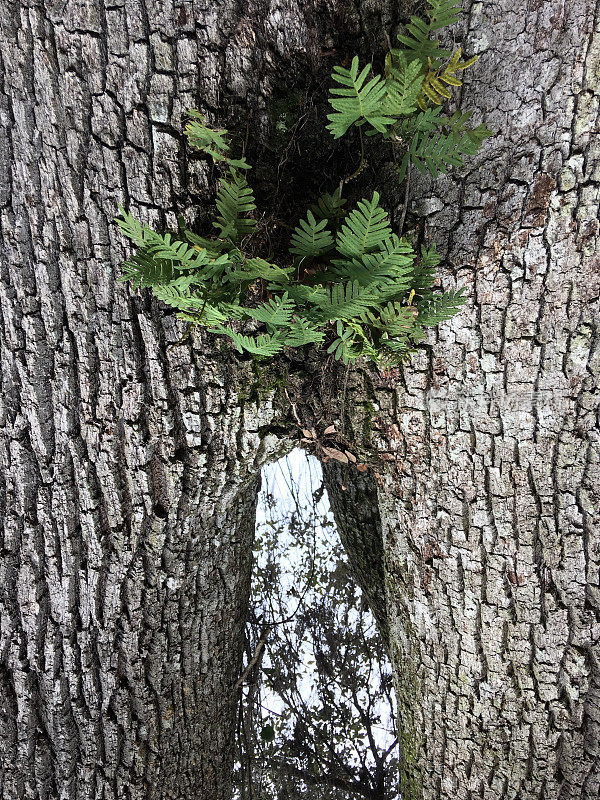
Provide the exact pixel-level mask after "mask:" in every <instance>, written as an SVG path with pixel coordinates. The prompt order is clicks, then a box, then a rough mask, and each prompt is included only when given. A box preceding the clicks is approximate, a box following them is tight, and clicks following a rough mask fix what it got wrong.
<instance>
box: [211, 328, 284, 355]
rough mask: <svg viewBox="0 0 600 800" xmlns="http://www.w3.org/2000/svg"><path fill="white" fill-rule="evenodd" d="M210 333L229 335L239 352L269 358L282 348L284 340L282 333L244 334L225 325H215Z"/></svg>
mask: <svg viewBox="0 0 600 800" xmlns="http://www.w3.org/2000/svg"><path fill="white" fill-rule="evenodd" d="M211 333H221V334H223V335H224V336H229V338H230V339H232V341H233V342H234V344H235V346H236V347H237V349H238V350H239V351H240V353H242V352H244V350H245V351H246V352H248V353H251V354H252V355H254V356H263V357H264V358H270V357H271V356H274V355H276V354H277V353H279V352H280V351H281V350H283V348H284V345H285V342H284V339H283V334H282V333H278V334H268V333H265V334H261V335H260V336H244V335H243V334H241V333H237V331H234V330H232V328H229V327H227V326H225V325H217V326H216V327H215V328H214V329H212V330H211Z"/></svg>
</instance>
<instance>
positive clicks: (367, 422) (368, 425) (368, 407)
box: [362, 400, 375, 441]
mask: <svg viewBox="0 0 600 800" xmlns="http://www.w3.org/2000/svg"><path fill="white" fill-rule="evenodd" d="M362 407H363V408H364V410H365V416H364V419H363V436H364V437H365V439H366V440H367V441H368V440H369V439H370V438H371V435H372V433H373V418H374V417H375V406H374V405H373V403H371V401H370V400H367V401H366V402H365V403H362Z"/></svg>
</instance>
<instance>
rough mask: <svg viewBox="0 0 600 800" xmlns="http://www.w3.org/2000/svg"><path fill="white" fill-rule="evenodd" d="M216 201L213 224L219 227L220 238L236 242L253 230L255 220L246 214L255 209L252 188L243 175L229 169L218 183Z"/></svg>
mask: <svg viewBox="0 0 600 800" xmlns="http://www.w3.org/2000/svg"><path fill="white" fill-rule="evenodd" d="M216 203H217V209H218V211H219V216H218V217H217V221H216V222H213V225H214V226H215V228H217V229H219V237H220V238H221V239H229V240H230V241H232V242H237V241H239V240H240V239H241V238H242V237H243V236H247V235H248V234H251V233H253V232H254V229H255V227H256V220H254V219H251V218H249V217H248V216H247V215H248V214H251V213H252V212H253V211H254V210H255V209H256V205H255V203H254V195H253V194H252V189H251V188H250V187H249V186H248V182H247V181H246V179H245V177H244V176H243V175H241V174H240V173H238V172H236V170H234V169H231V170H230V171H229V177H228V178H226V179H224V180H222V181H221V182H220V183H219V190H218V192H217V201H216Z"/></svg>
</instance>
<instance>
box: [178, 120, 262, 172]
mask: <svg viewBox="0 0 600 800" xmlns="http://www.w3.org/2000/svg"><path fill="white" fill-rule="evenodd" d="M187 113H188V116H190V117H192V120H191V122H188V124H187V125H186V126H185V130H184V133H185V135H186V136H187V140H188V142H189V143H190V146H191V147H196V148H197V149H198V150H202V151H203V152H205V153H206V154H207V155H209V156H210V157H211V158H212V159H213V160H214V161H222V162H224V163H226V164H228V165H229V166H230V167H237V168H238V169H250V164H248V162H247V161H246V160H245V159H243V158H230V157H229V156H228V155H227V154H228V153H229V149H230V148H229V143H228V141H227V136H228V134H227V131H226V130H225V129H224V128H209V127H208V125H206V123H205V121H204V115H203V114H200V112H199V111H196V110H195V109H190V110H189V111H188V112H187Z"/></svg>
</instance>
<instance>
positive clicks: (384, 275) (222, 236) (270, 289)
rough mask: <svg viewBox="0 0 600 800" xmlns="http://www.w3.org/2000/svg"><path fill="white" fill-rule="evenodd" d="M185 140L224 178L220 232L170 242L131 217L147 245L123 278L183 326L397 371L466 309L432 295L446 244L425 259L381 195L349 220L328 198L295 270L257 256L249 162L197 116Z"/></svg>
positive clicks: (261, 349) (130, 233) (316, 213)
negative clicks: (428, 333)
mask: <svg viewBox="0 0 600 800" xmlns="http://www.w3.org/2000/svg"><path fill="white" fill-rule="evenodd" d="M186 135H187V137H188V140H189V142H190V143H191V144H194V145H195V146H196V147H198V148H200V149H201V150H203V151H204V152H205V153H207V154H208V155H210V156H211V157H212V158H213V159H215V161H216V162H217V163H218V164H221V165H222V166H223V167H224V169H225V171H224V174H223V176H222V178H221V181H220V183H219V186H218V190H217V197H216V209H217V215H216V219H215V221H214V222H213V226H214V229H215V230H214V232H213V234H212V235H206V236H200V235H198V234H196V233H194V232H192V231H190V230H188V229H187V228H186V227H184V226H182V227H181V228H180V230H179V232H178V233H176V234H171V233H159V232H157V231H154V230H152V229H151V228H149V227H148V226H146V225H142V224H141V223H140V222H138V221H137V220H136V219H135V218H134V217H133V216H131V215H130V214H128V213H127V212H126V211H125V210H123V209H121V213H122V218H121V219H119V220H118V223H119V226H120V228H121V230H122V231H123V233H124V234H125V235H126V236H127V237H129V238H130V239H131V240H132V241H133V243H134V244H135V245H136V246H137V250H136V252H135V254H134V255H133V256H132V257H131V259H130V260H129V261H127V262H125V264H124V267H123V269H124V276H123V278H122V279H123V280H129V281H131V282H132V284H133V286H134V287H138V286H149V287H151V288H152V291H153V292H154V294H155V295H156V296H157V297H158V298H159V299H160V300H163V301H164V302H165V303H166V304H167V305H169V306H171V307H173V308H175V309H177V310H178V312H179V316H180V317H182V318H183V319H185V320H187V321H188V322H190V323H192V324H194V325H201V326H204V327H206V328H207V329H208V330H209V331H211V332H212V333H217V334H222V335H224V336H227V337H229V338H230V339H231V340H232V341H233V342H234V344H235V345H236V347H237V348H238V350H239V351H241V352H243V351H246V352H248V353H251V354H253V355H255V356H263V357H270V356H274V355H275V354H277V353H279V352H280V351H282V350H283V349H284V348H285V347H302V346H304V345H307V344H315V345H326V346H327V352H329V353H333V355H334V356H335V358H337V359H339V360H340V361H342V362H344V363H348V362H350V361H354V360H355V359H357V358H360V357H361V356H364V357H367V358H369V359H371V360H373V361H374V362H376V363H378V364H388V363H398V362H399V361H401V360H402V359H403V358H405V357H406V355H407V354H408V353H409V352H411V351H412V350H413V349H414V347H415V345H416V344H417V343H418V342H419V341H421V340H422V339H423V338H424V337H425V329H426V328H427V327H429V326H432V325H437V324H438V323H439V322H441V321H442V320H445V319H448V318H449V317H451V316H452V315H454V314H455V313H456V312H457V310H458V308H459V307H460V305H461V303H462V298H461V296H460V293H459V292H446V293H440V292H436V291H434V290H433V288H432V284H433V281H434V279H435V266H436V265H437V263H438V261H439V259H438V257H437V255H436V253H435V247H431V248H430V249H425V248H424V249H423V250H422V251H421V253H420V255H419V256H418V257H417V254H416V253H415V252H414V250H413V248H412V246H411V244H410V243H409V242H408V241H407V240H406V239H403V238H400V237H399V236H397V235H396V234H395V233H394V232H393V231H392V228H391V225H390V221H389V218H388V216H387V214H386V212H385V211H384V209H383V208H381V206H380V205H379V195H378V194H377V192H373V196H372V197H371V199H369V200H363V201H361V202H359V203H358V205H357V207H356V208H355V209H354V210H353V211H351V212H350V213H346V210H345V209H344V205H345V203H346V201H345V200H344V199H343V198H341V197H340V193H339V190H338V191H336V192H334V193H333V194H325V195H323V196H322V197H320V198H319V199H318V201H317V202H316V203H315V204H314V205H313V206H312V207H311V208H310V209H309V210H308V211H307V213H306V216H305V217H304V219H302V220H300V223H299V225H298V226H297V227H296V228H295V230H294V233H293V235H292V237H291V242H290V256H289V259H288V260H287V261H286V262H285V263H283V264H275V263H272V261H271V260H269V259H264V258H260V257H256V256H249V255H248V253H249V252H252V246H251V239H252V235H253V233H254V231H255V227H256V223H255V220H254V218H253V213H254V212H255V209H256V206H255V202H254V196H253V193H252V189H251V188H250V186H249V185H248V182H247V180H246V177H245V174H244V172H245V171H246V170H248V169H249V165H248V164H247V163H246V161H244V160H243V159H232V158H231V157H230V155H229V143H228V139H227V133H226V131H223V130H212V129H211V128H209V127H208V126H207V125H205V123H204V120H203V119H202V117H201V116H200V115H199V114H198V113H197V112H192V120H191V122H190V123H189V124H188V126H187V128H186Z"/></svg>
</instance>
